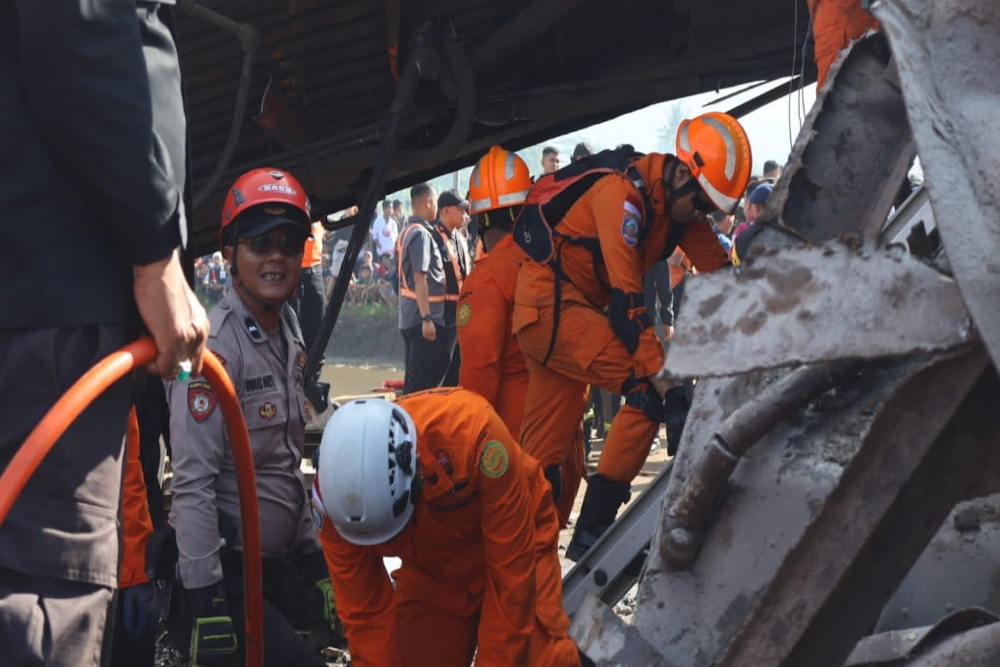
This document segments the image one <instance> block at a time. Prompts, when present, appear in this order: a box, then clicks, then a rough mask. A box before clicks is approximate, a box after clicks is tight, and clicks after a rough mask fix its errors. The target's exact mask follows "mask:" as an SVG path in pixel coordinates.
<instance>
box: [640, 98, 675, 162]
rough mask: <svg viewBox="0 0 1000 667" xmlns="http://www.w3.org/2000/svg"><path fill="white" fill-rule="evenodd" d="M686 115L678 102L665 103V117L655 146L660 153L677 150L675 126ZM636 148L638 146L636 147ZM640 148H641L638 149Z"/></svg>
mask: <svg viewBox="0 0 1000 667" xmlns="http://www.w3.org/2000/svg"><path fill="white" fill-rule="evenodd" d="M686 115H687V110H686V109H685V107H684V105H683V104H681V103H680V102H674V103H673V104H669V105H667V109H666V117H665V118H664V121H663V125H661V126H660V131H659V133H658V137H659V139H658V141H657V145H656V148H657V150H658V151H660V152H661V153H673V152H674V151H676V150H677V128H678V127H680V125H681V121H682V120H684V117H685V116H686ZM636 148H638V146H637V147H636ZM640 150H641V149H640Z"/></svg>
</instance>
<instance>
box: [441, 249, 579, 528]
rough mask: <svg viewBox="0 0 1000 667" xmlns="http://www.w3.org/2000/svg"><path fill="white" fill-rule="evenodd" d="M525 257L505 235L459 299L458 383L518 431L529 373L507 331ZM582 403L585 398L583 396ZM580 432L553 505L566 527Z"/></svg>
mask: <svg viewBox="0 0 1000 667" xmlns="http://www.w3.org/2000/svg"><path fill="white" fill-rule="evenodd" d="M526 259H527V256H526V255H525V254H524V251H523V250H521V248H519V247H518V246H517V245H516V244H515V243H514V238H513V237H512V236H509V235H508V236H505V237H504V238H503V239H502V240H501V241H500V242H499V243H497V244H496V245H495V246H494V247H493V248H492V249H491V250H490V253H489V255H487V256H485V257H484V258H483V259H482V260H480V261H478V262H477V263H476V267H475V269H473V271H472V273H470V274H469V277H468V278H466V280H465V283H464V286H463V288H462V294H461V295H460V296H459V298H458V301H459V303H458V312H457V316H456V320H457V322H458V343H459V345H460V346H461V348H462V367H461V369H460V371H459V384H460V385H461V386H463V387H465V388H466V389H469V390H471V391H474V392H476V393H477V394H479V395H480V396H482V397H483V398H485V399H486V400H487V401H489V403H490V405H492V406H493V409H494V410H496V411H497V414H499V415H500V418H501V419H502V420H503V423H504V424H506V426H507V430H509V431H510V432H511V433H512V434H518V435H519V434H520V433H521V420H522V417H523V416H524V401H525V397H526V395H527V391H528V369H527V367H526V366H525V364H524V355H523V354H521V347H520V346H519V345H518V344H517V337H516V336H515V335H514V332H513V330H512V328H511V314H512V313H513V311H514V288H515V286H516V284H517V273H518V271H519V270H520V269H521V264H522V263H523V262H524V261H525V260H526ZM581 400H582V401H583V404H584V405H586V401H587V396H586V394H584V395H583V397H582V398H581ZM584 463H585V462H584V449H583V431H582V430H580V429H578V430H577V432H576V433H575V434H574V442H573V443H571V446H570V447H569V448H568V453H567V456H566V460H565V461H564V462H563V465H562V478H563V494H562V496H561V497H560V498H559V501H558V502H557V503H556V509H557V510H558V512H559V523H560V525H562V526H565V525H566V523H567V522H568V520H569V513H570V511H571V510H572V508H573V500H574V498H576V492H577V490H578V489H579V488H580V480H581V479H583V475H584V472H585V468H584Z"/></svg>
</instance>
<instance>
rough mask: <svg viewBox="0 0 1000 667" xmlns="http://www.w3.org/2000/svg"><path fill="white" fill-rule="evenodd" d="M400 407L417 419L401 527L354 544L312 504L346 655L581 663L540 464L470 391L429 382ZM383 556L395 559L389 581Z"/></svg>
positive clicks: (416, 663) (490, 665)
mask: <svg viewBox="0 0 1000 667" xmlns="http://www.w3.org/2000/svg"><path fill="white" fill-rule="evenodd" d="M399 405H400V406H401V407H403V408H404V409H406V411H407V412H409V414H410V415H411V416H412V417H413V420H414V422H415V423H416V426H417V456H418V463H419V470H420V474H421V476H422V479H423V488H422V489H421V491H420V496H419V498H418V500H417V501H416V507H415V509H414V514H413V518H412V520H411V522H410V524H409V525H408V526H407V527H406V528H405V529H403V531H402V532H401V533H400V534H399V535H397V536H396V537H394V538H393V539H392V540H390V541H389V542H386V543H385V544H381V545H378V546H371V547H363V546H356V545H353V544H351V543H349V542H347V541H346V540H344V539H343V538H341V537H340V535H339V533H337V531H336V529H335V528H334V527H333V525H332V524H331V522H330V521H329V520H327V519H326V518H325V514H323V513H322V511H320V512H317V514H319V515H320V516H321V517H323V520H322V525H321V526H320V539H321V541H322V543H323V551H324V553H325V555H326V562H327V566H328V568H329V570H330V578H331V580H332V582H333V589H334V595H335V597H336V599H337V613H338V614H339V615H340V619H341V621H342V622H343V624H344V630H345V634H346V635H347V640H348V644H349V645H350V651H351V660H352V663H353V664H354V665H355V667H432V666H433V667H468V665H469V664H470V663H471V662H472V657H473V654H474V653H475V655H476V665H478V666H479V667H511V666H522V665H523V666H525V667H527V666H530V667H548V666H552V667H562V666H574V667H575V666H577V665H579V664H580V663H579V654H578V653H577V650H576V645H575V644H574V643H573V641H572V640H571V639H570V638H569V635H568V631H569V618H568V617H567V616H566V613H565V611H563V608H562V574H561V570H560V566H559V560H558V557H557V556H556V541H557V537H558V521H557V519H556V514H555V509H554V505H553V504H552V501H551V497H550V493H551V492H550V489H549V484H548V482H547V481H546V480H545V478H544V476H543V475H542V472H541V470H540V469H539V467H538V464H537V463H536V462H535V460H534V459H532V458H531V457H529V456H526V455H524V454H523V453H522V451H521V448H520V447H519V446H518V444H517V442H515V441H514V438H513V437H511V435H510V432H509V431H508V430H507V427H506V426H504V424H503V422H502V421H501V420H500V417H499V416H498V415H497V414H496V412H494V411H493V409H492V408H490V406H489V404H487V403H486V401H485V400H484V399H483V398H482V397H481V396H479V395H477V394H474V393H472V392H470V391H466V390H464V389H456V388H442V389H430V390H427V391H423V392H418V393H414V394H410V395H408V396H405V397H403V398H401V399H400V400H399ZM320 502H321V501H320ZM318 509H320V510H321V509H322V508H321V507H319V508H318ZM386 556H398V557H399V558H401V559H402V562H403V564H402V567H401V568H400V569H399V570H396V571H395V572H394V573H393V579H394V580H395V583H396V586H395V589H393V584H392V582H391V581H390V578H389V575H388V574H387V572H386V570H385V567H384V565H383V562H382V558H383V557H386ZM477 648H478V652H477Z"/></svg>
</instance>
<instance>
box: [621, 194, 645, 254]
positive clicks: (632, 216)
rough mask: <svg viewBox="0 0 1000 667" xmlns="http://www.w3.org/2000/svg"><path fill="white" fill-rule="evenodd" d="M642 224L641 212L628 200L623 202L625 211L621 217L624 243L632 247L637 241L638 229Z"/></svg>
mask: <svg viewBox="0 0 1000 667" xmlns="http://www.w3.org/2000/svg"><path fill="white" fill-rule="evenodd" d="M641 224H642V213H640V212H639V209H638V208H636V206H635V205H634V204H632V202H630V201H626V202H625V212H624V215H623V217H622V238H623V239H625V243H626V244H627V245H628V246H630V247H634V246H635V245H636V244H638V243H639V229H640V225H641Z"/></svg>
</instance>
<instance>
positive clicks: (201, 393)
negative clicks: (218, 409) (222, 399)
mask: <svg viewBox="0 0 1000 667" xmlns="http://www.w3.org/2000/svg"><path fill="white" fill-rule="evenodd" d="M218 403H219V399H218V397H217V396H216V395H215V392H214V391H212V385H210V384H209V383H207V382H205V381H204V380H195V381H193V382H191V383H190V384H189V385H188V410H190V412H191V416H192V417H194V420H195V421H196V422H198V423H199V424H200V423H201V422H203V421H205V420H206V419H208V418H209V417H211V416H212V413H213V412H215V406H216V405H218Z"/></svg>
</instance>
